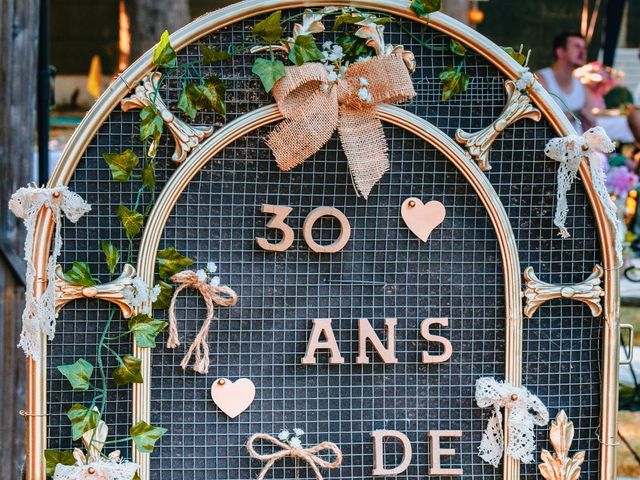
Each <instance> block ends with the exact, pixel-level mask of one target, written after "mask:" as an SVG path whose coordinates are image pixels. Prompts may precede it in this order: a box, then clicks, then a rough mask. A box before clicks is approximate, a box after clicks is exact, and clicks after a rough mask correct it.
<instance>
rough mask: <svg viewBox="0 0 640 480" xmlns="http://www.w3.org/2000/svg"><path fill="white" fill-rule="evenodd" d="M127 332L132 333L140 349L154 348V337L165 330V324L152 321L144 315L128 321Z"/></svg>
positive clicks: (160, 321) (159, 321)
mask: <svg viewBox="0 0 640 480" xmlns="http://www.w3.org/2000/svg"><path fill="white" fill-rule="evenodd" d="M128 326H129V331H130V332H131V333H133V336H134V338H135V339H136V344H137V345H138V346H139V347H141V348H155V346H156V340H155V339H156V336H157V335H158V334H159V333H160V332H161V331H162V330H164V329H165V327H166V326H167V322H163V321H162V320H154V319H153V318H151V317H150V316H149V315H145V314H144V313H141V314H138V315H135V316H134V317H131V319H129V323H128Z"/></svg>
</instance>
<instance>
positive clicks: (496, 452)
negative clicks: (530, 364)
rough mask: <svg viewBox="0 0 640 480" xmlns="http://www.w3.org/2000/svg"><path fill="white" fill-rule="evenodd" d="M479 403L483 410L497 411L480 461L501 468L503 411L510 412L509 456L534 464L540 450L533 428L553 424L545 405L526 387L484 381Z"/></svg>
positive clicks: (480, 384)
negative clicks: (505, 409) (535, 455)
mask: <svg viewBox="0 0 640 480" xmlns="http://www.w3.org/2000/svg"><path fill="white" fill-rule="evenodd" d="M476 403H477V404H478V406H479V407H480V408H492V409H493V414H492V415H491V418H490V419H489V421H488V422H487V428H486V429H485V431H484V433H483V434H482V441H481V442H480V446H479V447H478V450H479V452H480V453H479V455H480V458H482V459H483V460H484V461H485V462H487V463H490V464H491V465H493V466H494V467H497V466H498V465H499V464H500V459H501V458H502V456H503V454H504V439H503V433H502V432H503V427H502V412H501V411H500V409H502V408H507V409H508V417H507V428H508V442H507V450H506V452H507V455H509V456H511V457H512V458H515V459H516V460H520V461H521V462H523V463H531V462H533V461H534V457H533V454H534V452H535V449H536V443H535V437H534V435H533V426H534V424H535V425H539V426H543V425H546V424H547V423H549V412H548V411H547V407H545V406H544V404H543V403H542V401H541V400H540V399H539V398H538V397H537V396H535V395H533V394H532V393H529V391H528V390H527V389H526V388H524V387H514V386H513V385H511V384H510V383H507V382H498V381H497V380H496V379H494V378H490V377H482V378H479V379H478V381H477V382H476ZM531 412H533V413H531Z"/></svg>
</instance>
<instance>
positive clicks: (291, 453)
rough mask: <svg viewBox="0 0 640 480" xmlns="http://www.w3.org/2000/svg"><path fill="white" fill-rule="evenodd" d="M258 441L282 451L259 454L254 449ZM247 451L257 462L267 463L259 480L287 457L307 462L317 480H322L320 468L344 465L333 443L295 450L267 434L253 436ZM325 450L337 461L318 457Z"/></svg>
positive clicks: (339, 452) (340, 454)
mask: <svg viewBox="0 0 640 480" xmlns="http://www.w3.org/2000/svg"><path fill="white" fill-rule="evenodd" d="M256 440H264V441H267V442H269V443H272V444H274V445H275V446H276V447H280V450H278V451H276V452H274V453H269V454H261V453H258V452H256V450H255V448H254V447H253V444H254V442H255V441H256ZM247 450H248V451H249V455H251V458H255V459H256V460H260V461H261V462H267V463H266V464H265V466H264V467H262V470H261V471H260V475H258V478H257V480H263V479H264V477H265V475H266V474H267V472H268V471H269V469H270V468H271V467H272V466H273V464H274V463H276V462H277V461H278V460H280V459H282V458H285V457H292V458H295V459H301V460H304V461H305V462H307V463H308V464H309V466H310V467H311V469H312V470H313V472H314V473H315V474H316V479H317V480H322V474H321V473H320V470H319V469H318V467H322V468H337V467H338V466H339V465H340V464H341V463H342V452H341V451H340V449H339V448H338V446H337V445H336V444H335V443H332V442H322V443H320V444H318V445H315V446H313V447H309V448H295V447H292V446H291V445H287V444H286V443H284V442H281V441H280V440H278V439H277V438H274V437H272V436H271V435H267V434H266V433H256V434H254V435H252V436H251V437H250V438H249V440H248V441H247ZM323 450H329V451H330V452H333V454H334V455H335V456H336V458H335V460H334V461H333V462H329V461H327V460H325V459H323V458H321V457H319V456H318V455H316V453H319V452H321V451H323Z"/></svg>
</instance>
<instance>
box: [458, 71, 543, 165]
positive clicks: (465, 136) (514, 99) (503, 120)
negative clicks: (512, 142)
mask: <svg viewBox="0 0 640 480" xmlns="http://www.w3.org/2000/svg"><path fill="white" fill-rule="evenodd" d="M534 82H535V78H534V77H533V75H532V74H531V73H530V72H529V71H526V72H524V73H523V74H522V76H521V78H520V79H519V80H518V81H517V82H514V81H512V80H507V81H505V82H504V88H505V90H506V91H507V101H506V103H505V106H504V108H503V109H502V113H500V115H498V118H496V119H495V120H494V121H493V122H492V123H491V125H488V126H487V127H485V128H483V129H482V130H480V131H478V132H475V133H467V132H465V131H464V130H462V129H461V128H459V129H458V130H457V131H456V140H457V141H458V142H459V143H461V144H462V145H464V146H465V147H466V148H467V154H468V155H469V156H470V157H471V158H473V159H474V160H475V161H476V162H477V163H478V166H479V167H480V170H482V171H483V172H486V171H488V170H491V165H490V164H489V150H490V149H491V145H492V144H493V142H494V140H495V139H496V138H498V136H499V135H500V134H501V133H502V132H503V131H504V129H505V128H507V127H508V126H509V125H511V124H512V123H515V122H517V121H518V120H522V119H523V118H530V119H531V120H533V121H536V122H537V121H539V120H540V118H542V114H541V113H540V110H538V109H537V108H536V107H534V106H533V105H531V98H529V95H528V91H529V90H530V89H531V88H533V84H534Z"/></svg>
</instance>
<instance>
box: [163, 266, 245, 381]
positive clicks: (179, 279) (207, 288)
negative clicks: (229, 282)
mask: <svg viewBox="0 0 640 480" xmlns="http://www.w3.org/2000/svg"><path fill="white" fill-rule="evenodd" d="M171 281H172V282H174V283H179V284H181V285H180V286H179V287H177V288H176V290H175V291H174V292H173V296H172V297H171V304H170V305H169V338H168V339H167V347H168V348H176V347H177V346H178V345H180V340H179V339H178V326H177V323H178V321H177V319H176V312H175V303H176V298H177V296H178V294H179V293H180V292H181V291H182V290H184V289H185V288H187V287H191V288H195V289H196V290H198V291H199V292H200V293H201V294H202V297H203V298H204V302H205V304H206V305H207V318H205V320H204V322H203V323H202V327H201V328H200V331H199V332H198V335H197V336H196V338H195V340H194V341H193V343H192V344H191V346H190V347H189V350H188V351H187V353H186V354H185V356H184V358H183V359H182V362H180V366H181V367H182V368H183V369H186V368H187V365H189V360H191V356H192V355H193V353H194V352H195V355H196V358H195V360H194V362H193V369H194V370H195V371H196V372H198V373H207V372H208V371H209V345H208V344H207V336H208V334H209V326H210V325H211V322H212V321H213V312H214V303H215V304H216V305H220V306H221V307H232V306H234V305H235V304H236V303H237V302H238V294H237V293H236V292H234V291H233V290H232V289H231V288H229V287H227V286H226V285H221V286H213V285H210V284H209V283H205V282H200V281H199V280H198V275H197V274H196V273H195V272H192V271H191V270H184V271H182V272H179V273H176V274H175V275H174V276H173V277H171Z"/></svg>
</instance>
